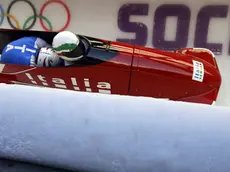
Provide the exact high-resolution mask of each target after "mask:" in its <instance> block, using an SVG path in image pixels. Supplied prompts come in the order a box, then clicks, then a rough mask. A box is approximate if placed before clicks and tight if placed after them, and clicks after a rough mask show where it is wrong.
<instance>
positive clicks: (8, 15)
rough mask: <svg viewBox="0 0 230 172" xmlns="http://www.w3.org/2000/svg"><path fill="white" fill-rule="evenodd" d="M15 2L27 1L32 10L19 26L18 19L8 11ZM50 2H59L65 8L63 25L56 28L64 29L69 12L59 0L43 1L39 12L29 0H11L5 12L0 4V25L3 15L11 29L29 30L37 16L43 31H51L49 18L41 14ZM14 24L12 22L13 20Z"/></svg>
mask: <svg viewBox="0 0 230 172" xmlns="http://www.w3.org/2000/svg"><path fill="white" fill-rule="evenodd" d="M17 2H25V3H27V4H28V5H29V6H30V7H31V9H32V11H33V15H31V16H30V17H28V18H27V19H26V20H25V22H24V24H23V26H22V27H21V25H20V23H19V21H18V19H17V18H16V17H15V16H13V15H12V14H11V13H10V12H11V9H12V7H13V6H14V5H15V4H16V3H17ZM52 3H57V4H60V5H61V6H63V8H64V9H65V10H66V13H67V21H66V23H65V25H64V27H63V28H61V29H60V30H57V32H60V31H63V30H66V29H67V28H68V26H69V24H70V21H71V14H70V10H69V8H68V6H67V5H66V4H65V3H64V2H63V1H61V0H48V1H47V2H45V3H44V4H43V5H42V7H41V10H40V12H39V14H38V13H37V10H36V8H35V5H34V4H32V3H31V2H30V1H29V0H13V1H12V2H10V4H9V6H8V8H7V11H6V12H5V10H4V9H3V7H2V5H0V26H1V25H2V24H3V21H4V19H5V17H6V18H7V21H8V23H9V25H10V26H11V28H12V29H19V30H21V29H23V30H30V29H31V28H32V27H33V26H34V25H35V23H36V21H37V19H38V18H39V21H40V24H41V26H42V28H43V29H44V30H45V31H53V26H52V24H51V22H50V20H49V19H48V18H47V17H45V16H43V13H44V11H45V9H46V8H47V6H48V5H50V4H52ZM31 20H32V23H31V24H30V25H29V26H27V25H28V23H29V22H31ZM12 21H13V22H14V23H15V24H13V22H12ZM44 21H45V22H46V23H47V24H48V27H49V28H47V27H46V25H45V24H44Z"/></svg>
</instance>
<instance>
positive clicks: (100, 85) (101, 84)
mask: <svg viewBox="0 0 230 172" xmlns="http://www.w3.org/2000/svg"><path fill="white" fill-rule="evenodd" d="M97 88H100V89H111V85H110V84H109V83H108V82H98V84H97Z"/></svg>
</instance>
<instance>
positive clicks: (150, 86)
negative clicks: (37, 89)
mask: <svg viewBox="0 0 230 172" xmlns="http://www.w3.org/2000/svg"><path fill="white" fill-rule="evenodd" d="M89 39H91V38H89ZM92 39H93V41H94V42H95V41H96V42H97V41H99V43H97V44H95V47H94V48H95V49H94V50H92V51H91V52H90V53H89V54H88V55H87V56H89V57H90V60H92V59H94V60H95V58H96V60H97V61H95V62H94V61H93V62H92V64H86V65H80V66H72V67H59V68H39V67H28V66H18V65H9V64H1V65H0V67H1V69H2V71H1V72H0V82H4V83H9V82H11V81H12V83H19V84H20V83H21V84H22V83H23V84H32V85H35V86H36V85H37V86H45V87H51V88H61V89H69V90H75V91H87V92H99V93H107V94H119V95H131V96H147V97H154V98H165V99H170V100H175V101H186V102H194V103H205V104H212V103H213V102H214V101H216V99H217V96H218V92H219V89H220V85H221V75H220V72H219V69H218V66H217V63H216V60H215V57H214V55H213V54H212V53H211V52H209V51H207V50H204V49H187V48H185V49H182V50H178V51H176V52H166V51H161V50H158V49H153V48H147V47H140V46H134V45H129V44H124V43H118V42H113V41H107V40H101V39H96V38H92ZM194 60H195V61H197V62H200V63H202V64H203V67H204V78H203V81H202V82H200V81H197V80H193V73H194V70H195V69H194V64H193V61H194Z"/></svg>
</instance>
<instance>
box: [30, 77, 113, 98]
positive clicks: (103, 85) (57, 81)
mask: <svg viewBox="0 0 230 172" xmlns="http://www.w3.org/2000/svg"><path fill="white" fill-rule="evenodd" d="M26 76H27V78H28V79H29V80H30V81H31V82H32V83H33V84H38V83H37V82H36V81H35V80H34V77H33V76H32V75H31V74H29V73H26ZM37 78H38V79H39V81H40V84H38V85H41V84H42V85H44V86H48V87H55V88H61V89H72V90H76V91H86V92H92V88H91V83H90V80H89V79H88V78H84V80H82V81H81V82H82V86H84V88H80V87H79V85H78V82H79V81H78V80H77V79H76V78H73V77H72V78H69V81H71V82H68V81H67V80H64V79H62V78H46V77H45V76H43V75H37ZM47 79H48V80H51V81H52V83H53V86H52V85H49V84H48V83H47ZM67 83H71V85H68V87H69V88H68V87H67ZM71 86H72V88H71ZM95 86H96V88H97V89H98V92H99V93H103V94H111V84H110V83H108V82H98V83H95Z"/></svg>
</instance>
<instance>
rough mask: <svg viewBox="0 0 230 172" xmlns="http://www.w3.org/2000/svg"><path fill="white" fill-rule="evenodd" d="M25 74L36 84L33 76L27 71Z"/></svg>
mask: <svg viewBox="0 0 230 172" xmlns="http://www.w3.org/2000/svg"><path fill="white" fill-rule="evenodd" d="M26 76H27V77H28V78H29V79H30V80H31V82H32V83H33V84H37V82H36V81H35V80H34V78H33V77H32V76H31V75H30V74H29V73H26Z"/></svg>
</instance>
